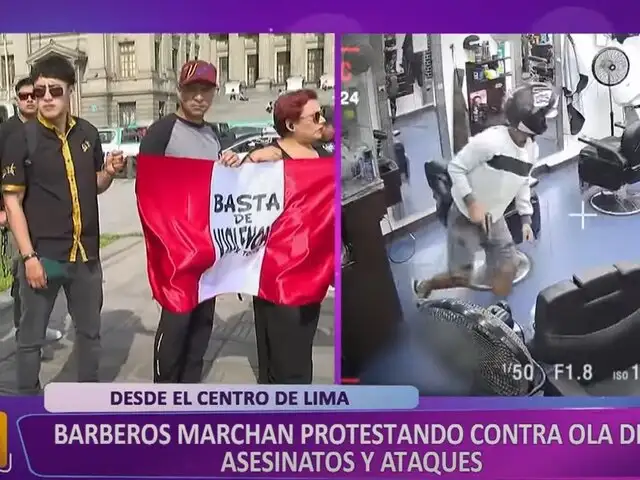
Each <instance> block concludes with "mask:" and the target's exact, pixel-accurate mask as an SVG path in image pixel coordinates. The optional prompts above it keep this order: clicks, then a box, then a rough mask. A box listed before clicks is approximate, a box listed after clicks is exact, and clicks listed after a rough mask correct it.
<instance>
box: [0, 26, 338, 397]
mask: <svg viewBox="0 0 640 480" xmlns="http://www.w3.org/2000/svg"><path fill="white" fill-rule="evenodd" d="M2 42H4V44H3V45H2V50H0V66H1V68H0V70H1V72H0V73H1V75H0V76H1V78H0V90H1V92H0V94H2V95H3V98H4V101H2V102H0V120H1V122H2V123H1V124H0V142H1V145H0V160H1V164H2V188H3V206H2V211H1V212H0V223H1V224H2V232H3V234H2V238H3V241H2V251H1V252H0V253H1V260H2V262H1V264H2V266H3V268H2V269H1V272H0V273H1V277H0V289H2V290H4V293H2V295H3V296H2V298H1V299H0V348H2V355H1V356H2V364H3V365H2V368H0V370H1V371H2V372H3V373H2V374H1V375H0V392H2V393H6V394H15V393H17V394H19V395H37V394H40V393H41V391H42V388H43V386H44V385H46V384H47V383H50V382H57V381H61V382H75V381H81V382H135V383H144V382H156V383H198V382H202V383H225V384H230V383H239V384H252V383H263V384H308V383H321V384H322V383H324V384H329V383H333V379H334V363H335V362H334V294H333V288H332V285H333V283H334V275H335V272H334V224H335V214H334V198H335V175H334V172H335V168H334V165H335V162H334V159H333V156H334V154H335V146H334V139H333V136H334V129H333V109H334V105H333V103H334V101H333V99H334V84H335V80H334V58H335V56H334V55H335V54H334V49H335V36H334V35H333V34H316V33H307V34H282V35H279V34H273V33H270V34H262V33H256V34H237V33H236V34H234V33H229V34H226V33H225V34H208V33H200V34H197V33H196V34H76V33H73V34H72V33H64V34H33V33H31V34H3V35H2V36H1V37H0V43H2ZM298 159H300V160H298ZM203 160H205V161H203ZM207 160H208V161H207ZM283 160H284V161H283ZM289 160H291V161H289ZM310 172H311V174H309V173H310ZM285 185H286V186H287V188H286V189H285ZM301 199H304V201H300V200H301ZM294 220H295V221H294ZM292 222H294V223H295V228H291V225H293V224H294V223H292ZM303 244H304V245H306V246H308V247H309V251H310V252H311V253H309V254H307V253H304V252H302V249H300V248H297V246H299V245H303Z"/></svg>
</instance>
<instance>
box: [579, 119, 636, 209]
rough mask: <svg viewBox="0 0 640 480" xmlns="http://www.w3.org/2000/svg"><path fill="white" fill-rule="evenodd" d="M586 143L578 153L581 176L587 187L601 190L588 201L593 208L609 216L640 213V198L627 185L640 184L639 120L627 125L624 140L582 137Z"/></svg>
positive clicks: (583, 184)
mask: <svg viewBox="0 0 640 480" xmlns="http://www.w3.org/2000/svg"><path fill="white" fill-rule="evenodd" d="M580 141H581V142H583V143H586V144H587V146H586V147H584V148H583V149H582V150H581V151H580V154H579V157H578V158H579V159H578V176H579V178H580V183H581V185H582V187H583V189H584V188H588V187H591V186H594V187H600V191H598V192H596V193H595V194H594V195H592V196H591V198H590V199H589V203H590V204H591V206H592V207H593V208H594V209H595V210H597V211H599V212H601V213H605V214H608V215H633V214H635V213H638V212H640V198H639V197H638V196H637V194H636V195H634V194H630V193H629V192H628V191H627V186H629V185H632V184H634V183H638V182H640V121H637V122H634V123H632V124H630V125H628V126H627V127H626V128H625V129H624V132H623V134H622V138H620V139H618V138H617V137H607V138H604V139H602V140H594V139H588V138H580Z"/></svg>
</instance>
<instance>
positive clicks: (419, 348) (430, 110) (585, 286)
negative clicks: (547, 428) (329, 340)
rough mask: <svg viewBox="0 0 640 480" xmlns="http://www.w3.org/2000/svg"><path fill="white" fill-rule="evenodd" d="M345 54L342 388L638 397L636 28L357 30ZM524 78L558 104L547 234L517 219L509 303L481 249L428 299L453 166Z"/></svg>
mask: <svg viewBox="0 0 640 480" xmlns="http://www.w3.org/2000/svg"><path fill="white" fill-rule="evenodd" d="M342 59H343V69H342V70H343V72H342V74H343V75H342V77H343V78H342V99H341V104H342V178H341V183H342V243H343V248H342V292H343V293H342V378H343V383H345V384H348V383H358V384H374V385H376V384H377V385H388V384H404V385H406V384H409V385H415V386H416V387H417V388H418V389H419V390H420V392H421V395H423V396H633V395H640V378H637V373H636V372H637V368H634V366H635V365H636V364H639V363H640V349H638V347H637V345H638V344H640V295H638V294H636V293H635V290H636V289H637V288H638V286H639V285H640V250H639V249H638V247H637V243H636V240H635V239H636V238H638V236H640V117H639V113H640V36H639V34H546V33H536V34H527V35H515V34H509V35H503V34H501V35H490V34H441V35H440V34H385V35H363V34H357V35H355V34H354V35H344V36H343V38H342ZM527 82H544V83H546V84H548V85H550V86H552V87H553V89H554V91H555V92H556V93H557V101H556V103H555V107H554V109H553V113H554V114H553V115H548V116H547V118H546V119H545V120H546V130H544V132H543V133H540V134H538V135H536V136H535V137H534V141H535V142H536V144H537V146H538V151H539V155H538V158H537V159H536V161H535V164H534V166H533V168H532V169H531V170H530V172H529V175H528V182H529V185H530V187H531V203H532V205H533V209H534V212H533V216H532V227H533V228H532V229H533V232H534V234H535V239H534V240H533V241H523V239H522V237H523V235H522V229H521V228H522V223H521V221H520V217H519V215H518V214H517V212H516V209H515V206H514V204H513V203H512V204H511V205H510V206H509V207H507V209H506V210H505V213H504V219H505V221H506V223H507V226H508V227H509V230H510V232H511V236H512V238H513V241H514V243H515V244H516V248H517V252H518V253H517V256H518V258H517V269H516V272H515V278H514V281H513V287H512V290H511V292H510V294H509V295H508V296H507V297H506V298H500V299H497V298H496V296H495V295H494V293H493V292H492V287H491V280H490V278H489V276H490V274H489V273H488V272H487V270H486V268H485V258H484V251H483V250H482V249H479V250H478V252H477V255H476V257H475V263H474V266H473V272H472V274H471V277H470V281H469V283H470V287H471V288H454V289H447V290H439V291H434V292H433V293H432V294H431V295H430V296H429V297H428V298H427V299H420V298H418V297H417V296H416V294H415V292H414V289H413V286H412V284H413V281H414V280H416V279H418V280H422V279H429V278H431V277H433V276H434V275H437V274H438V273H440V272H446V271H447V268H448V262H447V227H446V226H445V224H444V223H445V222H443V221H442V219H441V216H440V215H439V214H438V211H439V207H440V206H441V205H442V204H443V203H444V202H446V198H447V195H449V198H450V192H451V180H450V178H449V176H448V173H447V164H448V162H449V161H451V159H452V158H454V156H455V155H456V153H458V152H459V151H460V150H461V149H462V148H463V147H464V145H465V144H466V143H468V141H469V139H470V138H472V137H473V136H474V135H477V134H478V133H480V132H482V131H484V130H485V129H487V128H490V127H492V126H494V125H503V124H505V122H506V120H505V113H504V108H503V107H504V102H505V98H506V97H507V96H508V95H509V92H510V91H512V90H513V89H515V88H517V87H519V86H521V85H523V84H526V83H527ZM636 231H637V232H638V235H635V233H634V232H636Z"/></svg>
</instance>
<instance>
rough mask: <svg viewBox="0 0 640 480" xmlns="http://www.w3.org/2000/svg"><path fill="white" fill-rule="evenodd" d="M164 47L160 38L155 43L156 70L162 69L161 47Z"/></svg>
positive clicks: (154, 58) (154, 60)
mask: <svg viewBox="0 0 640 480" xmlns="http://www.w3.org/2000/svg"><path fill="white" fill-rule="evenodd" d="M161 47H162V42H161V41H160V39H159V38H157V39H156V41H155V42H154V44H153V69H154V71H156V72H159V71H160V48H161Z"/></svg>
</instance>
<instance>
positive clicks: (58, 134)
mask: <svg viewBox="0 0 640 480" xmlns="http://www.w3.org/2000/svg"><path fill="white" fill-rule="evenodd" d="M31 78H32V79H33V81H34V88H33V93H34V96H35V97H36V99H37V100H38V113H37V118H36V119H34V120H30V121H28V122H26V123H25V124H24V126H23V127H22V128H19V129H17V130H16V131H15V132H14V133H13V134H12V135H11V136H10V137H9V138H8V139H7V141H6V143H5V146H4V151H3V154H2V192H3V198H4V202H5V207H6V211H7V216H8V219H9V224H10V226H11V231H12V232H13V235H14V237H15V240H16V243H17V246H18V249H19V252H20V255H21V260H22V261H21V262H20V264H19V269H18V279H19V282H20V297H21V300H22V315H21V318H20V328H19V330H18V333H17V344H18V348H17V352H16V364H17V384H18V392H19V393H20V394H22V395H36V394H39V393H40V392H41V386H40V380H39V375H40V362H41V358H40V351H41V349H42V346H43V344H44V342H45V332H46V328H47V325H48V323H49V316H50V314H51V311H52V309H53V306H54V304H55V301H56V298H57V296H58V292H59V291H60V289H61V288H62V289H64V292H65V295H66V298H67V305H68V308H69V313H70V315H71V319H72V321H73V323H74V327H75V333H76V338H75V345H74V350H75V351H76V354H77V365H78V380H79V381H80V382H96V381H98V368H99V360H100V311H101V309H102V300H103V291H102V267H101V265H100V257H99V225H98V198H97V196H98V194H100V193H102V192H104V191H105V190H106V189H107V188H108V187H109V186H110V185H111V182H112V181H113V178H114V176H115V175H116V174H117V173H118V172H119V171H121V170H122V169H123V168H124V166H125V164H124V159H123V156H122V154H121V153H119V152H113V153H110V154H108V155H107V157H106V160H105V157H104V154H103V151H102V145H101V144H100V137H99V135H98V131H97V129H96V128H95V127H94V126H93V125H91V124H90V123H89V122H87V121H86V120H83V119H80V118H77V117H73V116H72V115H71V112H70V105H71V102H70V99H71V96H72V94H73V88H74V85H75V82H76V76H75V69H74V67H73V65H71V64H70V63H69V62H68V61H67V60H66V59H64V58H63V57H59V56H49V57H46V58H44V59H42V60H40V61H38V62H37V63H36V64H35V65H34V66H33V69H32V72H31ZM25 193H28V194H27V195H25Z"/></svg>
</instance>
